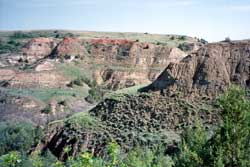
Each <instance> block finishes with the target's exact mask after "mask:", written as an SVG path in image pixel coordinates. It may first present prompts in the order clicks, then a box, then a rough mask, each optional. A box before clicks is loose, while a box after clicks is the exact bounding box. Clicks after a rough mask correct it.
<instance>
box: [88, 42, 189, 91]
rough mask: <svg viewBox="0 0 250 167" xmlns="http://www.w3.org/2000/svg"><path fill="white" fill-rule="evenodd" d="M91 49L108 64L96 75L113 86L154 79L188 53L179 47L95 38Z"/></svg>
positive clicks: (101, 80)
mask: <svg viewBox="0 0 250 167" xmlns="http://www.w3.org/2000/svg"><path fill="white" fill-rule="evenodd" d="M91 44H92V45H91V47H90V50H89V53H90V55H91V56H92V57H93V58H94V59H95V62H97V63H102V64H104V65H105V64H106V65H105V66H104V67H103V68H101V69H100V70H97V71H96V72H95V76H94V78H96V79H97V80H98V81H99V83H102V82H103V83H104V84H105V85H107V86H108V87H111V88H113V89H117V88H121V87H129V86H134V85H136V84H145V83H149V82H151V81H153V80H154V79H155V78H156V77H157V76H158V74H159V73H160V72H161V71H162V70H163V68H164V66H166V65H168V64H169V63H170V62H178V61H179V60H181V58H183V57H184V56H185V55H186V54H185V53H184V52H182V51H181V50H180V49H178V48H171V47H167V46H162V45H155V44H150V43H140V42H136V41H128V40H113V39H105V40H104V39H102V40H100V39H99V40H92V41H91Z"/></svg>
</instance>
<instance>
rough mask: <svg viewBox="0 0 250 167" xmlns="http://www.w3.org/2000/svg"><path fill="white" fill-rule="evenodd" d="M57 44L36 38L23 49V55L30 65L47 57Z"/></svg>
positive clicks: (47, 39) (50, 40)
mask: <svg viewBox="0 0 250 167" xmlns="http://www.w3.org/2000/svg"><path fill="white" fill-rule="evenodd" d="M55 46H56V42H55V41H54V40H53V39H50V38H34V39H32V40H31V41H29V42H28V43H27V44H26V45H25V46H24V47H23V49H22V53H23V55H24V57H25V60H27V61H28V62H29V63H34V62H36V61H37V60H39V59H42V58H44V57H47V56H49V55H50V54H51V52H52V50H53V49H54V48H55Z"/></svg>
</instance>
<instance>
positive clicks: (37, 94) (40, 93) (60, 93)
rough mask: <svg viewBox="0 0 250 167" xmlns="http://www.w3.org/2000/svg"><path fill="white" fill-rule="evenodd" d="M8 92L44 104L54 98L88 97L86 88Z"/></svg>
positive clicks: (14, 90) (11, 89) (27, 89)
mask: <svg viewBox="0 0 250 167" xmlns="http://www.w3.org/2000/svg"><path fill="white" fill-rule="evenodd" d="M7 92H8V93H10V94H12V95H17V96H24V97H31V98H35V99H36V100H39V101H41V102H44V103H48V102H49V101H50V100H51V99H52V98H56V99H61V98H63V99H68V98H71V97H82V98H84V97H86V96H87V95H88V90H87V89H86V88H81V87H75V88H73V89H62V88H30V89H29V88H25V89H24V88H23V89H17V88H10V89H7Z"/></svg>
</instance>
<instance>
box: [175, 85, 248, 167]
mask: <svg viewBox="0 0 250 167" xmlns="http://www.w3.org/2000/svg"><path fill="white" fill-rule="evenodd" d="M218 106H219V108H220V109H221V123H220V125H219V127H218V128H217V130H216V131H215V132H214V134H213V135H212V137H211V138H210V139H208V137H207V135H206V131H205V129H204V128H203V127H202V126H199V127H198V128H196V129H195V130H191V129H188V130H187V131H186V133H185V134H186V135H184V136H183V140H182V142H181V144H180V153H179V154H178V155H177V156H176V157H175V162H176V166H178V167H179V166H180V167H187V166H188V167H196V166H208V167H210V166H211V167H212V166H216V167H236V166H237V167H238V166H242V167H247V166H250V160H249V155H250V141H249V138H250V100H249V97H247V96H246V92H245V91H244V90H242V89H241V88H238V87H231V88H230V89H229V90H228V91H227V92H226V93H225V94H224V95H223V96H222V97H220V98H219V100H218Z"/></svg>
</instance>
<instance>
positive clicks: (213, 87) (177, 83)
mask: <svg viewBox="0 0 250 167" xmlns="http://www.w3.org/2000/svg"><path fill="white" fill-rule="evenodd" d="M231 84H237V85H240V86H242V87H243V88H249V87H250V42H249V41H240V42H237V41H236V42H220V43H211V44H207V45H206V46H204V47H202V48H201V49H199V50H198V51H197V52H196V53H193V54H191V55H189V56H187V57H185V58H184V59H183V60H182V61H180V62H179V63H171V64H170V65H169V66H168V67H167V68H166V69H165V70H164V72H163V73H162V74H161V75H160V76H159V77H158V78H157V79H156V81H154V82H153V83H152V84H151V85H149V86H148V87H146V88H144V89H142V91H149V90H152V91H158V90H161V91H162V92H163V91H165V92H168V93H169V92H171V91H176V90H179V91H182V92H185V93H187V94H191V93H194V94H200V95H208V96H211V97H212V96H215V95H217V94H218V93H221V92H222V91H224V90H225V89H226V88H227V87H228V86H229V85H231Z"/></svg>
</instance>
